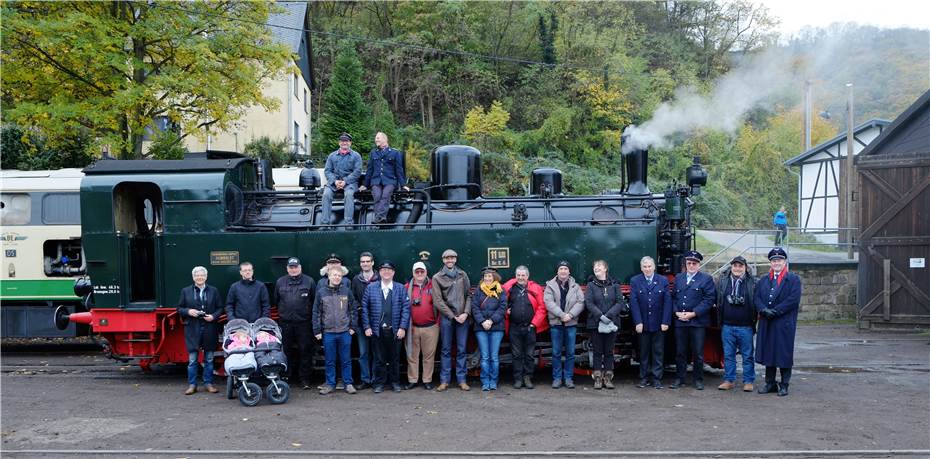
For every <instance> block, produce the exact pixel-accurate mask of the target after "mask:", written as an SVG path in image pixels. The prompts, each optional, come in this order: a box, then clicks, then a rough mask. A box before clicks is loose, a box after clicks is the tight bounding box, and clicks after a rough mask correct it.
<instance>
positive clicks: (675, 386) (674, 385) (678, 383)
mask: <svg viewBox="0 0 930 459" xmlns="http://www.w3.org/2000/svg"><path fill="white" fill-rule="evenodd" d="M681 383H682V382H681V380H680V379H676V380H675V382H673V383H671V384H669V385H668V388H669V389H678V388H679V387H681Z"/></svg>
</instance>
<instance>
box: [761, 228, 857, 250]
mask: <svg viewBox="0 0 930 459" xmlns="http://www.w3.org/2000/svg"><path fill="white" fill-rule="evenodd" d="M766 239H768V240H769V242H771V243H772V244H773V245H774V244H775V236H766ZM787 242H788V247H794V248H797V249H804V250H813V251H815V252H826V253H842V252H846V247H845V246H840V245H832V244H823V243H821V242H820V239H817V236H814V235H813V234H810V233H800V232H797V231H789V232H788V240H787Z"/></svg>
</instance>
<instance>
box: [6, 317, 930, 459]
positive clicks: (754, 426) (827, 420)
mask: <svg viewBox="0 0 930 459" xmlns="http://www.w3.org/2000/svg"><path fill="white" fill-rule="evenodd" d="M796 347H797V352H796V361H797V367H796V371H795V376H794V381H793V384H792V386H791V395H790V396H788V397H776V396H775V395H758V394H755V393H743V392H722V391H718V390H715V389H714V387H715V386H716V385H717V384H718V383H719V382H720V372H719V371H718V372H715V373H714V374H711V375H709V376H708V377H707V378H706V379H707V383H708V390H705V391H703V392H698V391H696V390H694V389H693V388H686V389H680V390H677V391H672V390H655V389H651V388H650V389H637V388H635V387H634V386H633V383H634V377H633V372H632V371H630V370H629V369H628V370H626V371H625V372H623V373H622V374H621V377H620V378H619V381H618V383H619V387H618V389H617V390H614V391H594V390H593V389H591V387H590V380H589V379H588V378H586V377H579V379H578V381H579V382H581V383H582V384H580V387H579V388H578V389H575V390H573V391H570V390H566V389H561V390H553V389H551V388H549V387H548V386H547V385H546V384H547V383H548V379H549V378H544V377H539V378H538V379H539V380H540V381H539V382H540V385H539V387H537V388H536V389H535V390H514V389H512V388H510V387H509V386H506V385H504V386H503V387H502V389H501V390H498V391H497V392H492V393H482V392H480V391H475V390H472V391H471V392H468V393H463V392H460V391H459V390H450V391H449V392H447V393H435V392H427V391H425V390H423V389H415V390H412V391H408V392H403V393H400V394H394V393H384V394H380V395H375V394H373V393H371V392H370V391H365V392H364V393H359V394H356V395H354V396H350V395H348V394H343V393H339V394H334V395H330V396H326V397H324V396H320V395H318V394H316V393H315V392H309V391H296V392H295V393H294V396H293V397H292V399H291V400H290V401H289V402H288V403H287V404H285V405H277V406H272V405H268V404H267V403H266V402H264V401H263V403H262V404H261V405H259V406H258V407H254V408H246V407H243V406H241V405H239V403H238V401H235V400H227V399H226V398H225V397H224V396H223V395H222V394H216V395H210V394H206V393H197V394H195V395H193V396H184V395H182V391H183V389H184V388H185V379H184V375H183V374H182V373H181V372H179V371H173V372H172V371H162V372H159V373H157V374H148V375H147V374H143V373H142V372H141V371H140V370H139V369H138V368H136V367H132V366H125V365H120V364H117V363H115V362H111V361H108V360H106V359H104V358H102V357H101V356H99V355H97V354H95V353H88V352H87V351H80V352H71V353H51V352H47V351H48V349H40V352H32V353H23V352H22V350H23V348H21V347H20V348H16V349H10V348H9V347H7V348H6V349H5V350H4V355H3V360H2V365H0V372H2V375H0V385H2V386H0V395H2V415H0V424H2V454H3V455H4V456H17V457H26V456H43V457H57V456H69V455H70V453H67V451H72V450H126V449H131V450H134V451H135V452H134V453H132V454H120V455H123V456H141V455H144V450H147V449H149V450H153V451H156V452H158V451H161V453H160V454H157V455H159V456H165V457H187V456H191V455H194V454H196V451H197V450H201V451H203V450H238V451H261V450H274V451H277V452H276V453H275V454H271V456H275V455H283V454H286V452H293V453H297V452H301V451H304V452H306V451H337V450H338V451H343V452H346V451H358V452H361V451H368V452H369V453H370V454H369V455H378V452H381V453H382V454H384V453H386V452H388V451H400V452H412V451H418V450H419V451H422V450H428V451H445V452H457V453H459V454H465V453H467V452H469V451H478V452H491V451H505V452H525V451H537V452H555V453H557V454H560V453H569V452H575V453H578V452H591V453H596V452H602V453H603V452H610V451H620V452H628V453H631V452H657V451H658V452H664V453H661V455H666V454H669V455H670V454H671V452H674V451H708V450H710V451H757V453H753V454H748V455H749V456H784V455H785V454H784V453H776V454H771V453H764V452H763V451H783V452H784V451H789V450H794V451H807V452H806V453H803V454H801V455H804V456H823V455H824V454H828V453H816V451H823V450H830V451H834V452H836V451H840V450H846V451H849V450H914V449H917V450H924V451H923V452H922V453H921V454H925V455H930V434H928V432H930V419H928V418H930V361H928V360H930V335H928V334H927V333H924V334H895V333H876V332H860V331H857V330H856V329H855V328H854V327H853V326H851V325H849V326H845V325H844V326H803V327H801V329H800V330H799V338H798V342H797V346H796ZM27 349H28V348H27ZM759 370H761V368H759ZM508 376H509V375H508V374H507V373H506V372H505V373H504V375H503V378H504V380H505V381H506V380H507V378H508ZM35 450H43V451H46V452H37V451H35ZM49 450H57V451H59V452H48V451H49ZM165 450H170V451H171V452H169V451H165ZM30 451H31V452H30ZM174 451H176V452H174ZM98 454H99V453H98ZM703 454H704V453H701V454H699V455H703ZM744 454H745V453H744ZM744 454H738V455H740V456H742V455H744ZM860 454H861V452H854V453H848V455H849V456H850V457H854V456H859V455H860ZM220 455H225V454H220ZM878 456H887V454H878Z"/></svg>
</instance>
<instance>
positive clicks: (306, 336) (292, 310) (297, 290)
mask: <svg viewBox="0 0 930 459" xmlns="http://www.w3.org/2000/svg"><path fill="white" fill-rule="evenodd" d="M274 290H275V299H276V301H277V306H278V325H280V326H281V334H282V335H283V336H282V340H283V341H284V348H285V352H286V353H287V361H288V362H289V363H290V368H289V370H290V374H291V379H292V381H297V380H298V378H300V379H299V380H300V384H301V386H303V388H304V390H307V389H310V374H311V372H312V371H313V333H312V332H311V327H310V316H311V313H312V307H311V305H312V304H313V298H314V296H315V293H316V283H315V282H314V281H313V279H312V278H310V276H308V275H306V274H304V273H303V267H302V266H301V264H300V260H299V259H297V258H296V257H291V258H288V259H287V274H286V275H284V276H281V277H280V278H278V281H277V282H276V283H275V286H274ZM298 362H299V364H298Z"/></svg>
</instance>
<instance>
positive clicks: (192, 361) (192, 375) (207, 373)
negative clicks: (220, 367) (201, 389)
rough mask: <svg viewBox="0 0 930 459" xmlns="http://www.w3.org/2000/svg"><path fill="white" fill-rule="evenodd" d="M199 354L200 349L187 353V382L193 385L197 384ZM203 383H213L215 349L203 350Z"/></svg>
mask: <svg viewBox="0 0 930 459" xmlns="http://www.w3.org/2000/svg"><path fill="white" fill-rule="evenodd" d="M198 354H200V353H199V352H198V351H195V352H188V353H187V384H190V385H191V386H196V385H197V370H198V369H200V363H199V362H197V357H198ZM203 383H204V384H213V351H203Z"/></svg>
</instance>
